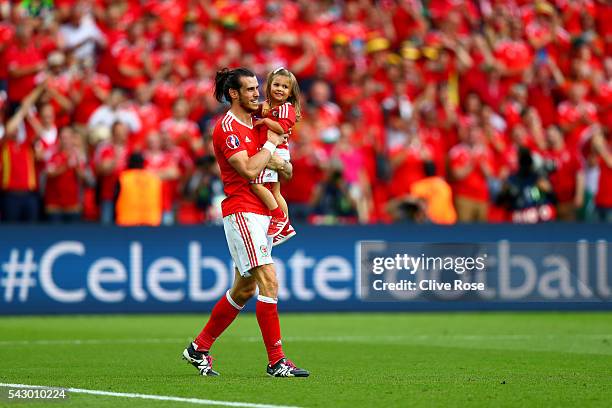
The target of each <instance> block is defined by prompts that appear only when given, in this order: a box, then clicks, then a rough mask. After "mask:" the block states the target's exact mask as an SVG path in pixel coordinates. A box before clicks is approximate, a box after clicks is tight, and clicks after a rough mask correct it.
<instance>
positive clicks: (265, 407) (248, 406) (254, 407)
mask: <svg viewBox="0 0 612 408" xmlns="http://www.w3.org/2000/svg"><path fill="white" fill-rule="evenodd" d="M0 387H7V388H26V389H27V388H39V389H62V390H66V391H67V392H69V393H75V394H89V395H100V396H104V397H119V398H138V399H145V400H157V401H173V402H184V403H188V404H198V405H214V406H220V407H245V408H299V407H295V406H288V405H270V404H255V403H250V402H232V401H216V400H208V399H200V398H183V397H172V396H166V395H153V394H136V393H130V392H111V391H100V390H86V389H83V388H64V387H52V386H47V385H29V384H7V383H0Z"/></svg>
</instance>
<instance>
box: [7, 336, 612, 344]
mask: <svg viewBox="0 0 612 408" xmlns="http://www.w3.org/2000/svg"><path fill="white" fill-rule="evenodd" d="M559 338H570V339H571V338H579V339H587V340H604V339H612V334H580V333H577V334H548V335H533V334H493V335H470V334H416V335H402V336H399V335H398V336H393V335H389V336H376V335H373V336H285V337H283V340H285V341H295V342H308V343H310V342H323V343H345V342H346V343H380V342H402V341H411V340H412V341H415V340H416V341H421V340H469V341H479V340H483V341H485V340H502V341H503V340H537V339H559ZM224 340H226V341H241V342H247V343H253V342H260V341H262V340H261V337H260V336H247V337H230V336H228V337H225V338H224ZM189 341H191V338H189V337H183V338H178V337H175V338H126V339H68V340H51V339H49V340H41V339H39V340H0V346H35V345H38V346H52V345H69V346H72V345H74V346H79V345H85V346H86V345H98V344H174V343H179V342H186V343H188V342H189Z"/></svg>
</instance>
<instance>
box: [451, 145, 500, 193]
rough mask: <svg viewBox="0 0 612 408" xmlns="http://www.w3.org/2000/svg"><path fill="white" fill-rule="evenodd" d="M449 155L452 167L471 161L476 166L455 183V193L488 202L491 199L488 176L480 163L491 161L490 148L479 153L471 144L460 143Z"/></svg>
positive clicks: (461, 165)
mask: <svg viewBox="0 0 612 408" xmlns="http://www.w3.org/2000/svg"><path fill="white" fill-rule="evenodd" d="M448 155H449V160H450V167H451V169H453V168H457V167H463V166H465V165H467V164H468V163H470V162H471V163H472V165H473V166H474V167H473V169H472V171H471V172H470V173H469V174H468V175H467V176H466V177H465V178H463V179H461V180H456V181H455V182H454V183H453V193H454V194H456V195H458V196H463V197H467V198H470V199H472V200H476V201H484V202H487V201H488V200H489V189H488V186H487V178H486V176H485V174H484V173H483V172H482V170H481V168H480V166H479V165H478V163H482V162H485V163H487V164H490V163H491V156H490V153H489V151H488V149H485V150H483V151H482V152H478V153H477V152H475V151H474V149H472V148H470V147H469V146H466V145H464V144H458V145H456V146H454V147H453V148H452V149H451V150H450V151H449V152H448Z"/></svg>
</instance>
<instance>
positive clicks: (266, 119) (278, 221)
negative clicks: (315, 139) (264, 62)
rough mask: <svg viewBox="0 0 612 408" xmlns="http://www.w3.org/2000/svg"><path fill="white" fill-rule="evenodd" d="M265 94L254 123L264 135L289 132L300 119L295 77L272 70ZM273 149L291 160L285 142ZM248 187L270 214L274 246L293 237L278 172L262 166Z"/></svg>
mask: <svg viewBox="0 0 612 408" xmlns="http://www.w3.org/2000/svg"><path fill="white" fill-rule="evenodd" d="M266 97H267V100H266V102H264V103H263V105H262V111H261V114H262V115H261V116H262V117H263V119H259V120H258V121H257V122H255V125H265V127H264V128H263V129H262V132H261V133H262V134H263V135H265V134H267V131H268V129H270V130H272V131H273V132H276V133H278V134H288V135H289V134H291V129H292V128H293V126H294V125H295V122H296V121H297V120H299V118H300V88H299V86H298V83H297V80H296V79H295V76H294V75H293V74H292V73H291V72H290V71H289V70H287V69H285V68H278V69H276V70H274V71H272V72H271V73H270V74H268V78H267V80H266ZM263 139H266V137H265V136H264V137H263ZM263 139H262V140H263ZM276 151H277V152H278V155H279V156H280V157H281V158H282V159H284V160H286V161H289V160H290V155H289V145H288V144H287V142H285V143H283V144H281V145H279V146H278V147H277V149H276ZM266 184H268V185H270V186H271V188H268V187H267V186H266ZM251 189H252V191H253V193H255V195H256V196H257V197H259V198H260V199H261V201H263V202H264V204H265V205H266V206H267V207H268V209H269V210H270V212H271V214H272V219H271V220H270V227H269V228H268V235H269V236H271V237H273V238H274V239H273V241H272V242H273V245H279V244H282V243H283V242H285V241H286V240H288V239H289V238H291V237H293V236H294V235H295V230H294V229H293V227H292V226H291V224H289V217H288V213H289V211H288V208H287V202H286V201H285V199H284V198H283V196H282V195H281V192H280V182H279V180H278V173H277V172H276V171H274V170H269V169H264V171H262V172H261V174H260V175H259V177H257V178H256V179H255V180H253V181H251Z"/></svg>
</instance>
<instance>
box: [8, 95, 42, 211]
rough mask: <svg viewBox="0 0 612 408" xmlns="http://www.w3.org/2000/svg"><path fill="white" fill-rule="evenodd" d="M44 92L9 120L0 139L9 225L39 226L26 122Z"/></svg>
mask: <svg viewBox="0 0 612 408" xmlns="http://www.w3.org/2000/svg"><path fill="white" fill-rule="evenodd" d="M42 92H43V88H42V86H38V87H36V88H35V89H34V90H33V91H32V92H30V94H29V95H27V96H26V98H25V99H24V100H23V103H22V104H21V105H20V107H19V109H18V110H17V112H16V113H15V114H14V115H13V116H12V117H11V118H10V119H9V120H8V122H7V123H6V127H5V129H4V133H5V135H4V137H3V138H2V139H0V183H1V184H0V188H1V191H2V206H1V209H0V212H1V216H2V219H3V220H4V221H8V222H36V221H38V218H39V211H40V208H39V205H40V203H39V195H38V180H37V176H36V167H35V154H34V142H35V137H33V136H32V134H28V132H27V130H26V127H25V126H24V118H25V116H26V115H27V112H29V111H30V109H32V107H33V105H34V103H35V102H36V100H37V99H38V98H39V97H40V95H41V94H42Z"/></svg>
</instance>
